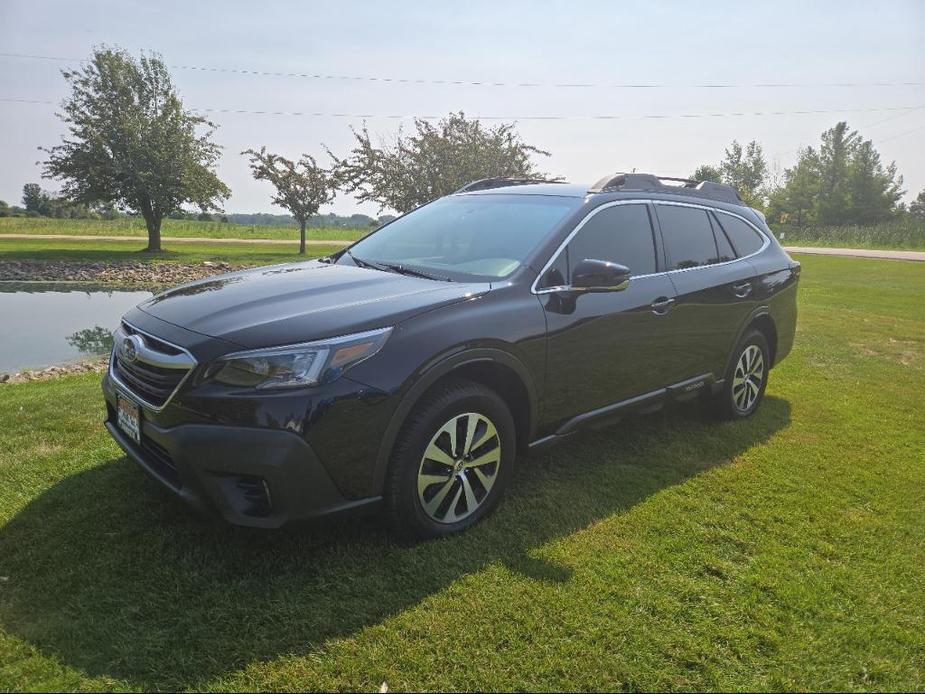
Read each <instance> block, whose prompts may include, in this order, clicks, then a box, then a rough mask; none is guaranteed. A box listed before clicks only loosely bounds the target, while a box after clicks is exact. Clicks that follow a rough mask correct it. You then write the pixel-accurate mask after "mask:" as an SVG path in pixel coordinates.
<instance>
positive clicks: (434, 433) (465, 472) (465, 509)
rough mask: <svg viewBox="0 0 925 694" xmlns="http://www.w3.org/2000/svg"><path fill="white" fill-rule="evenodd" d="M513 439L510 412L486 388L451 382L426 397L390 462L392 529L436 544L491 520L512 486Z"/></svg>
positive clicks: (388, 501)
mask: <svg viewBox="0 0 925 694" xmlns="http://www.w3.org/2000/svg"><path fill="white" fill-rule="evenodd" d="M514 438H515V429H514V420H513V418H512V417H511V413H510V411H509V410H508V408H507V405H506V404H505V403H504V401H503V400H502V399H501V398H500V397H499V396H498V395H497V394H496V393H495V392H494V391H492V390H490V389H488V388H486V387H485V386H482V385H480V384H478V383H473V382H471V381H464V380H453V381H449V382H447V383H446V384H445V385H443V386H441V387H440V388H439V389H438V390H436V391H434V392H433V393H432V394H430V395H428V396H426V397H425V399H424V400H422V402H420V403H419V404H418V405H417V406H416V407H415V409H414V410H413V411H412V413H411V415H410V416H409V417H408V421H407V422H406V423H405V425H404V427H403V429H402V432H401V434H400V435H399V438H398V441H397V442H396V445H395V448H394V450H393V454H392V460H391V462H390V468H389V475H388V479H387V481H386V508H387V513H388V516H389V522H390V525H391V526H392V528H393V530H394V531H395V532H397V533H398V534H399V535H402V536H405V537H413V538H419V539H423V538H430V537H439V536H442V535H449V534H451V533H455V532H459V531H461V530H465V529H466V528H468V527H470V526H472V525H473V524H475V523H477V522H478V521H479V520H481V519H482V518H484V517H485V516H486V515H488V514H489V513H491V511H492V510H494V508H495V507H496V506H497V505H498V502H499V501H500V500H501V496H502V495H503V492H504V489H505V487H506V486H507V483H508V480H509V479H510V475H511V471H512V468H513V463H514V456H515V450H516V446H515V440H514Z"/></svg>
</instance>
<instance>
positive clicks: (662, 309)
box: [651, 296, 675, 316]
mask: <svg viewBox="0 0 925 694" xmlns="http://www.w3.org/2000/svg"><path fill="white" fill-rule="evenodd" d="M674 301H675V300H674V299H670V298H668V297H667V296H660V297H658V298H657V299H656V300H655V301H653V302H652V304H651V306H652V313H654V314H655V315H656V316H664V315H665V314H666V313H668V311H669V310H670V309H671V307H672V306H673V305H674Z"/></svg>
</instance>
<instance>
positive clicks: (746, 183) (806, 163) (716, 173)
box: [691, 122, 925, 226]
mask: <svg viewBox="0 0 925 694" xmlns="http://www.w3.org/2000/svg"><path fill="white" fill-rule="evenodd" d="M691 177H692V178H694V179H696V180H706V181H716V182H720V183H728V184H729V185H732V186H734V187H735V188H736V189H737V190H738V191H739V194H740V195H741V196H742V198H743V199H744V200H745V201H746V202H747V203H748V204H749V205H751V206H752V207H757V208H759V209H761V210H763V211H764V212H765V214H766V215H767V216H768V218H769V219H770V220H772V221H774V222H781V223H790V224H796V225H798V226H804V225H807V224H825V225H841V224H858V225H866V224H877V223H879V222H885V221H889V220H890V219H893V218H895V217H897V216H898V215H901V214H903V213H905V212H907V210H906V209H905V208H904V206H903V205H902V204H901V203H900V198H901V197H902V195H903V193H904V191H903V189H902V184H903V179H902V176H900V175H898V173H897V171H896V164H895V163H890V164H889V165H886V166H884V164H883V162H882V161H881V158H880V154H879V153H878V152H877V150H876V149H874V145H873V143H872V142H871V141H870V140H865V139H864V138H862V137H861V136H860V135H859V134H858V132H857V131H855V130H851V129H850V128H849V127H848V124H847V123H846V122H841V123H838V124H836V125H835V126H834V127H833V128H830V129H829V130H826V131H825V132H824V133H822V137H821V139H820V143H819V145H818V146H817V147H805V148H803V149H801V150H800V151H799V154H798V157H797V162H796V164H794V165H793V166H792V167H790V168H789V169H785V170H784V171H783V173H782V174H781V175H779V176H773V175H771V174H770V173H769V169H768V165H767V161H766V160H765V157H764V152H763V151H762V148H761V145H760V144H759V143H758V142H757V141H754V140H753V141H752V142H749V143H748V144H747V145H746V146H745V147H744V148H743V147H742V145H740V144H739V143H738V142H736V141H735V140H734V141H733V142H732V144H731V145H730V146H729V147H728V148H727V149H726V152H725V157H724V158H723V160H722V162H721V163H720V164H719V165H717V166H713V165H710V164H704V165H702V166H700V167H698V168H697V170H696V171H694V173H693V174H692V176H691ZM908 213H910V214H912V215H914V216H918V217H925V191H922V192H921V193H920V194H919V196H918V198H917V199H916V201H915V202H913V203H912V205H910V207H909V210H908Z"/></svg>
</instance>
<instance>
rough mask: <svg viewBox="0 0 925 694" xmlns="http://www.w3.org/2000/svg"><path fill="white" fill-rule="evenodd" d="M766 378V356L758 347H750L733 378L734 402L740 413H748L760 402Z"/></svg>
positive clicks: (746, 350)
mask: <svg viewBox="0 0 925 694" xmlns="http://www.w3.org/2000/svg"><path fill="white" fill-rule="evenodd" d="M763 378H764V355H763V354H762V352H761V348H760V347H758V345H749V346H748V347H746V348H745V350H744V351H743V352H742V354H741V356H740V357H739V361H738V362H737V363H736V369H735V374H734V375H733V378H732V401H733V403H735V406H736V408H738V409H739V411H740V412H748V410H750V409H751V408H752V406H753V405H754V404H755V401H756V400H758V393H760V392H761V381H762V379H763Z"/></svg>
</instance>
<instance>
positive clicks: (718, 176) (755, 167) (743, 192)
mask: <svg viewBox="0 0 925 694" xmlns="http://www.w3.org/2000/svg"><path fill="white" fill-rule="evenodd" d="M767 174H768V165H767V162H766V161H765V158H764V152H763V151H762V149H761V145H760V144H758V141H757V140H752V141H751V142H749V143H748V144H747V145H746V146H745V148H743V147H742V145H741V144H739V142H738V140H733V141H732V144H730V145H729V147H727V148H726V153H725V156H724V158H723V161H721V162H720V163H719V165H717V166H713V165H712V164H701V165H700V166H698V167H697V170H696V171H694V173H693V174H691V178H692V179H693V180H695V181H713V182H714V183H725V184H726V185H730V186H732V187H733V188H735V189H736V190H737V191H738V193H739V196H740V197H741V198H742V199H743V200H744V201H745V202H746V203H747V204H748V205H749V206H751V207H755V208H758V209H764V206H765V198H766V197H767V191H766V189H765V188H766V185H765V183H766V178H767Z"/></svg>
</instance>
